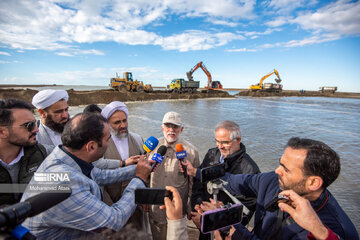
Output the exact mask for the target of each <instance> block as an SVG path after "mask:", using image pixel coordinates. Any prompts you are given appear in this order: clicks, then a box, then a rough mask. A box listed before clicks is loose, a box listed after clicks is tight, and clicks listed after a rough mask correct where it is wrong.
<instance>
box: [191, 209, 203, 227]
mask: <svg viewBox="0 0 360 240" xmlns="http://www.w3.org/2000/svg"><path fill="white" fill-rule="evenodd" d="M200 218H201V214H199V213H198V212H191V220H192V221H193V222H194V224H195V226H196V227H197V228H198V229H200V228H201V222H200Z"/></svg>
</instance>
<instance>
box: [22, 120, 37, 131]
mask: <svg viewBox="0 0 360 240" xmlns="http://www.w3.org/2000/svg"><path fill="white" fill-rule="evenodd" d="M20 126H22V127H25V128H26V129H27V130H28V131H29V132H32V131H33V130H34V128H35V127H36V120H34V121H30V122H25V123H23V124H21V125H20Z"/></svg>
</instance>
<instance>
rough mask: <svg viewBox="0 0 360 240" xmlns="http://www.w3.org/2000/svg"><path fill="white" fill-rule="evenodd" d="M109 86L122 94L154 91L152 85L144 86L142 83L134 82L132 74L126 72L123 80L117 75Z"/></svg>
mask: <svg viewBox="0 0 360 240" xmlns="http://www.w3.org/2000/svg"><path fill="white" fill-rule="evenodd" d="M109 86H110V87H112V88H113V89H115V90H117V91H120V92H126V91H129V92H144V91H145V92H151V91H152V90H153V89H152V86H151V84H147V85H144V83H143V82H142V81H138V80H135V81H134V80H133V77H132V73H131V72H124V73H123V78H119V76H118V74H117V73H116V77H115V78H111V79H110V84H109Z"/></svg>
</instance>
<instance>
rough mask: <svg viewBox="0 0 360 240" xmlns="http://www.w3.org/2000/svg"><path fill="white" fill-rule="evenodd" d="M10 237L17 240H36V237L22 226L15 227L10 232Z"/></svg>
mask: <svg viewBox="0 0 360 240" xmlns="http://www.w3.org/2000/svg"><path fill="white" fill-rule="evenodd" d="M11 236H13V237H14V238H16V239H18V240H36V237H35V236H34V235H32V234H31V233H30V230H29V229H27V228H25V227H23V226H22V225H18V226H16V228H14V230H12V232H11Z"/></svg>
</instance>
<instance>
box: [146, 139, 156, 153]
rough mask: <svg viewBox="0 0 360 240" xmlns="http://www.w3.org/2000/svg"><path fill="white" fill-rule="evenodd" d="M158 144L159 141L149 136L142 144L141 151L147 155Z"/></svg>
mask: <svg viewBox="0 0 360 240" xmlns="http://www.w3.org/2000/svg"><path fill="white" fill-rule="evenodd" d="M158 144H159V140H157V139H156V138H155V137H153V136H151V137H149V138H148V139H147V140H146V141H145V142H144V145H143V149H144V150H145V152H147V153H149V152H151V151H152V150H154V149H155V148H156V146H157V145H158Z"/></svg>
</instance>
